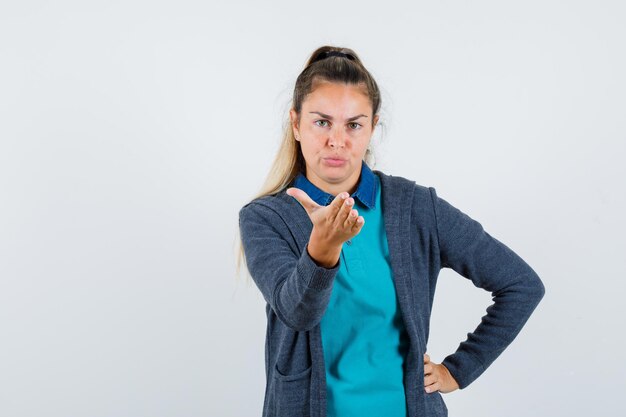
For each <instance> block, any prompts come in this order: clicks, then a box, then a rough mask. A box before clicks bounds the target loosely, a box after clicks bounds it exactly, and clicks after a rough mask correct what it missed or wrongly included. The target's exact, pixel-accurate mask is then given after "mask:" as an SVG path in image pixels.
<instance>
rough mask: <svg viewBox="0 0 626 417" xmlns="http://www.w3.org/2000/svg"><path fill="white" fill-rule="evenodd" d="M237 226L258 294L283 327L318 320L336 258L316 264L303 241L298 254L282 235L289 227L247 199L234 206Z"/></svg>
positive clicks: (302, 327) (303, 327)
mask: <svg viewBox="0 0 626 417" xmlns="http://www.w3.org/2000/svg"><path fill="white" fill-rule="evenodd" d="M239 230H240V234H241V241H242V244H243V248H244V254H245V258H246V264H247V267H248V271H249V272H250V275H251V276H252V279H253V280H254V282H255V284H256V285H257V287H258V288H259V290H260V291H261V293H262V294H263V298H264V299H265V301H267V303H268V304H269V305H270V306H271V308H272V310H274V312H275V313H276V315H277V316H278V318H279V319H280V320H281V321H282V322H283V323H284V324H285V325H286V326H288V327H290V328H291V329H293V330H297V331H306V330H310V329H312V328H313V327H315V326H316V325H317V324H318V323H319V322H320V321H321V319H322V316H323V315H324V312H325V311H326V307H327V306H328V302H329V300H330V295H331V291H332V283H333V280H334V277H335V275H336V274H337V271H338V270H339V266H340V263H341V260H339V262H338V263H337V265H335V266H334V267H332V268H326V267H324V266H321V265H318V264H317V263H316V262H315V260H314V259H313V258H311V256H310V255H309V252H308V246H309V245H308V243H307V244H306V246H305V247H304V249H303V250H302V254H301V255H298V254H297V253H296V252H294V249H293V248H292V246H291V245H290V244H289V242H288V241H287V240H286V239H285V238H284V236H289V235H290V234H291V231H290V230H289V229H288V227H287V225H286V224H285V222H284V221H283V219H282V218H281V217H280V216H279V215H278V213H276V212H275V211H274V210H272V209H271V208H269V207H267V206H265V205H263V204H259V203H254V202H252V203H248V204H246V205H245V206H244V207H243V208H242V209H241V210H240V211H239Z"/></svg>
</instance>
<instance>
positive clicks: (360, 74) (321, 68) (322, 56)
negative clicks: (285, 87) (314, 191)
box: [236, 45, 381, 278]
mask: <svg viewBox="0 0 626 417" xmlns="http://www.w3.org/2000/svg"><path fill="white" fill-rule="evenodd" d="M328 52H341V53H344V54H346V57H342V56H333V55H330V56H329V55H328ZM320 82H339V83H345V84H353V85H361V86H363V87H364V90H365V92H366V94H367V95H368V96H369V98H370V101H371V103H372V110H373V111H372V114H373V115H377V114H378V112H379V110H380V106H381V95H380V90H379V88H378V84H377V83H376V81H375V80H374V78H373V77H372V75H371V74H370V73H369V71H368V70H367V69H365V67H364V66H363V63H362V62H361V60H360V59H359V57H358V56H357V54H356V53H355V52H354V51H353V50H352V49H349V48H341V47H335V46H328V45H325V46H321V47H319V48H317V49H316V50H315V51H314V52H313V53H312V54H311V56H310V57H309V59H308V60H307V63H306V65H305V67H304V69H303V70H302V72H301V73H300V75H299V76H298V78H297V79H296V84H295V87H294V92H293V100H292V106H291V108H293V109H294V111H295V112H296V114H297V115H298V116H297V118H298V124H299V123H300V113H301V110H302V102H303V101H304V99H305V98H306V96H307V95H308V94H310V93H311V92H312V91H313V90H314V89H315V87H316V86H317V85H318V83H320ZM378 124H381V123H378ZM373 127H374V120H373V118H372V128H373ZM365 162H366V163H367V165H368V166H369V167H374V163H375V157H374V154H373V152H372V150H371V149H370V148H368V149H367V152H366V153H365ZM305 166H306V165H305V161H304V157H303V155H302V151H301V149H300V142H299V141H296V140H295V137H294V133H293V129H292V126H291V121H290V118H289V115H287V118H286V119H285V120H284V125H283V134H282V141H281V144H280V148H279V149H278V152H277V154H276V157H275V158H274V161H273V163H272V166H271V168H270V171H269V173H268V175H267V177H266V179H265V182H264V183H263V186H262V187H261V190H260V191H259V192H258V193H257V194H256V195H255V196H254V197H253V198H252V199H251V201H253V200H255V199H257V198H260V197H264V196H267V195H274V194H277V193H279V192H281V191H282V190H283V189H285V188H286V187H287V186H288V185H289V184H290V183H291V181H292V180H293V179H294V178H295V177H296V176H297V175H298V173H300V172H303V173H304V172H305ZM237 238H238V239H237V240H238V243H237V254H236V257H237V276H239V274H240V270H241V266H242V264H245V263H246V258H245V253H244V248H243V244H242V242H241V231H240V233H239V234H238V236H237ZM247 277H248V276H247ZM248 278H249V277H248Z"/></svg>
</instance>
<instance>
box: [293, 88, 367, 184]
mask: <svg viewBox="0 0 626 417" xmlns="http://www.w3.org/2000/svg"><path fill="white" fill-rule="evenodd" d="M290 117H291V123H292V128H293V131H294V135H295V136H296V140H298V141H299V142H300V145H301V149H302V154H303V156H304V160H305V161H306V177H307V178H308V180H309V181H311V182H312V183H313V184H315V185H316V186H317V187H318V188H320V189H321V190H323V191H326V192H328V193H330V194H332V195H337V194H339V193H341V192H343V191H347V192H349V193H353V192H354V191H355V190H356V185H357V183H358V180H359V176H360V174H361V161H362V160H363V159H364V157H365V153H366V151H367V147H368V145H369V143H370V139H371V137H372V133H373V131H374V128H373V127H372V117H374V116H373V114H372V104H371V103H370V100H369V98H368V96H367V95H366V94H365V92H364V90H363V87H359V86H355V85H351V84H342V83H330V82H323V83H320V84H318V85H317V86H316V88H315V90H313V92H312V93H311V94H309V95H308V96H307V97H306V99H305V100H304V102H303V103H302V110H301V115H300V123H299V124H298V120H297V114H296V113H295V111H294V110H293V109H292V110H291V112H290ZM377 122H378V116H375V117H374V126H375V125H376V123H377Z"/></svg>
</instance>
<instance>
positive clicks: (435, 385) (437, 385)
mask: <svg viewBox="0 0 626 417" xmlns="http://www.w3.org/2000/svg"><path fill="white" fill-rule="evenodd" d="M440 388H441V383H440V382H439V381H435V382H434V383H432V384H429V385H424V391H426V392H435V391H439V389H440Z"/></svg>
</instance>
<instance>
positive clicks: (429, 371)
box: [424, 353, 459, 393]
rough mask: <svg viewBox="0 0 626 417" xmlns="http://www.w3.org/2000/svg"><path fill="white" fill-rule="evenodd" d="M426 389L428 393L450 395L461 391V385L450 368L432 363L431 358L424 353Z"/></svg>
mask: <svg viewBox="0 0 626 417" xmlns="http://www.w3.org/2000/svg"><path fill="white" fill-rule="evenodd" d="M424 389H425V390H426V392H428V393H431V392H434V391H439V392H443V393H448V392H452V391H454V390H457V389H459V384H458V383H457V382H456V380H455V379H454V377H452V374H450V371H448V368H446V366H445V365H443V364H440V363H434V362H431V361H430V356H428V354H426V353H424Z"/></svg>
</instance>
